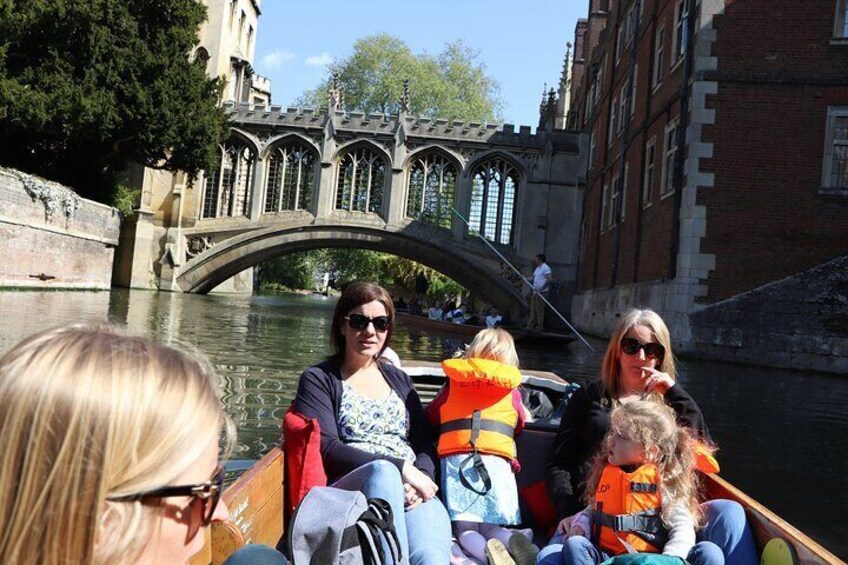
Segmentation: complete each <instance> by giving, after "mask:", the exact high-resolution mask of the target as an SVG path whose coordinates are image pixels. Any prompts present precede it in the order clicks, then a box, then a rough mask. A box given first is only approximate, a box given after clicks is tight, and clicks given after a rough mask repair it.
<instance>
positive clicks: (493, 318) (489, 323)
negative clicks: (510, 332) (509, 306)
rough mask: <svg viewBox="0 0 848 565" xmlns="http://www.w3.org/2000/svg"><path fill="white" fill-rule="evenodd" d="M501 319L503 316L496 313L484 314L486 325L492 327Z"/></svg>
mask: <svg viewBox="0 0 848 565" xmlns="http://www.w3.org/2000/svg"><path fill="white" fill-rule="evenodd" d="M501 320H503V317H501V316H499V315H498V314H495V315H493V316H486V327H487V328H494V327H495V324H497V323H498V322H500V321H501Z"/></svg>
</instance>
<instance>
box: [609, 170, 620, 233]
mask: <svg viewBox="0 0 848 565" xmlns="http://www.w3.org/2000/svg"><path fill="white" fill-rule="evenodd" d="M620 182H621V175H620V174H619V173H618V172H616V173H615V174H614V175H613V176H612V180H611V181H610V188H609V192H608V194H609V202H608V203H607V218H606V220H607V221H606V227H607V229H612V228H613V227H614V226H615V224H616V217H617V216H618V206H619V201H620V199H621V184H619V183H620Z"/></svg>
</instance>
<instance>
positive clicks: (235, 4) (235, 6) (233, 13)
mask: <svg viewBox="0 0 848 565" xmlns="http://www.w3.org/2000/svg"><path fill="white" fill-rule="evenodd" d="M237 10H238V0H232V1H231V2H230V30H232V29H233V22H235V20H236V11H237Z"/></svg>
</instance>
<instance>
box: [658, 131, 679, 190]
mask: <svg viewBox="0 0 848 565" xmlns="http://www.w3.org/2000/svg"><path fill="white" fill-rule="evenodd" d="M679 127H680V116H676V117H675V118H674V119H673V120H670V121H669V122H668V123H667V124H666V125H665V129H664V134H663V166H662V178H661V179H660V200H663V199H665V198H667V197H668V196H670V195H672V194H674V162H675V160H676V159H677V151H678V150H679V147H678V132H677V128H679ZM669 162H671V164H670V165H669Z"/></svg>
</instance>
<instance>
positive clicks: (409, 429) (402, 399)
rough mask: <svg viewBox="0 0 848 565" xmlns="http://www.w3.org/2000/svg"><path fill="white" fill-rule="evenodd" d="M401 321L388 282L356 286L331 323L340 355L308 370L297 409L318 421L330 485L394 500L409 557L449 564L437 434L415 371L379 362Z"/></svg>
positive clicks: (342, 299)
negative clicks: (439, 485)
mask: <svg viewBox="0 0 848 565" xmlns="http://www.w3.org/2000/svg"><path fill="white" fill-rule="evenodd" d="M393 323H394V306H393V305H392V299H391V296H389V293H388V292H386V290H385V289H384V288H382V287H380V286H377V285H375V284H370V283H353V284H351V285H350V286H348V287H347V288H346V289H345V291H344V292H343V293H342V295H341V297H340V298H339V301H338V303H337V304H336V309H335V312H334V313H333V320H332V323H331V326H330V343H331V345H332V347H333V350H334V354H333V355H332V356H331V357H330V358H329V359H327V360H326V361H324V362H322V363H319V364H318V365H315V366H313V367H310V368H309V369H307V370H306V371H304V372H303V374H302V375H301V376H300V380H299V381H298V387H297V395H296V396H295V399H294V408H295V410H297V411H298V412H300V413H301V414H303V415H304V416H306V417H308V418H313V419H316V420H318V424H319V425H320V427H321V458H322V460H323V463H324V468H325V470H326V472H327V477H328V480H329V484H331V485H332V486H334V487H337V488H343V489H346V490H358V491H362V493H363V494H364V495H365V496H366V497H369V498H382V499H384V500H386V501H387V502H388V503H389V504H390V505H391V508H392V512H393V514H394V522H395V529H396V530H397V534H398V538H399V539H400V544H401V551H402V552H403V559H404V561H406V560H407V558H408V560H409V563H411V564H430V563H432V564H438V565H443V564H444V563H447V562H448V561H449V559H450V543H451V529H450V520H449V519H448V515H447V511H446V510H445V508H444V506H443V505H442V503H441V502H440V501H439V499H438V498H436V496H435V495H436V491H437V490H438V488H437V486H436V483H435V482H434V477H435V461H436V453H435V449H434V443H433V437H432V433H431V430H430V427H429V424H428V422H427V419H426V417H425V416H424V410H423V408H422V406H421V400H420V399H419V398H418V393H416V392H415V388H414V387H413V385H412V381H411V380H410V378H409V376H408V375H407V374H406V373H404V372H403V371H401V370H400V369H398V368H397V367H394V366H392V365H391V364H389V363H385V364H384V363H382V362H379V361H378V359H379V357H380V354H381V353H382V352H383V350H384V349H385V348H386V347H388V345H389V341H390V339H391V336H392V328H393Z"/></svg>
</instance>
